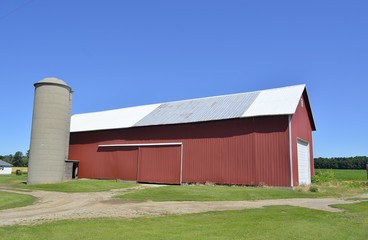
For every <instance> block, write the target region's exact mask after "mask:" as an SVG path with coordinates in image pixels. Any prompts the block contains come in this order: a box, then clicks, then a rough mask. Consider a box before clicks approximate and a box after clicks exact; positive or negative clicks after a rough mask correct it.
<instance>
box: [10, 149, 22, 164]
mask: <svg viewBox="0 0 368 240" xmlns="http://www.w3.org/2000/svg"><path fill="white" fill-rule="evenodd" d="M22 159H23V153H22V152H21V151H18V152H16V153H15V154H14V157H13V161H12V164H13V165H14V166H15V167H22Z"/></svg>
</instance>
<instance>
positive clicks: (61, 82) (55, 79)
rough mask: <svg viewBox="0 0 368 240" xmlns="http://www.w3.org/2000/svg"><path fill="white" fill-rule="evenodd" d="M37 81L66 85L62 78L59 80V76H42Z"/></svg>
mask: <svg viewBox="0 0 368 240" xmlns="http://www.w3.org/2000/svg"><path fill="white" fill-rule="evenodd" d="M38 83H56V84H60V85H65V86H68V85H67V84H66V83H65V82H64V81H63V80H61V79H59V78H54V77H50V78H44V79H42V80H41V81H39V82H38Z"/></svg>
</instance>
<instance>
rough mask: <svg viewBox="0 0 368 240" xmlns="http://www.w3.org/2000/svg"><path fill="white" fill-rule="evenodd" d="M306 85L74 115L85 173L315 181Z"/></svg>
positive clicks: (162, 179) (76, 151)
mask: <svg viewBox="0 0 368 240" xmlns="http://www.w3.org/2000/svg"><path fill="white" fill-rule="evenodd" d="M315 129H316V128H315V124H314V120H313V115H312V111H311V107H310V103H309V100H308V95H307V91H306V87H305V85H296V86H290V87H284V88H277V89H270V90H263V91H256V92H248V93H239V94H232V95H223V96H215V97H207V98H199V99H190V100H184V101H176V102H168V103H162V104H152V105H145V106H137V107H129V108H122V109H116V110H110V111H102V112H94V113H85V114H76V115H73V116H72V121H71V134H70V148H69V159H76V160H79V177H82V178H100V179H121V180H132V181H138V182H150V183H168V184H181V183H193V182H196V183H205V182H210V183H219V184H242V185H270V186H297V185H301V184H310V182H311V176H312V175H313V173H314V168H313V144H312V131H314V130H315Z"/></svg>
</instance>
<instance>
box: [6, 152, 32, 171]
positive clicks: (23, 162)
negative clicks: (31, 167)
mask: <svg viewBox="0 0 368 240" xmlns="http://www.w3.org/2000/svg"><path fill="white" fill-rule="evenodd" d="M0 159H1V160H3V161H5V162H8V163H10V164H12V165H13V166H14V167H28V159H29V150H28V151H27V153H26V155H23V153H22V152H21V151H18V152H16V153H14V155H13V154H9V155H4V156H2V155H0Z"/></svg>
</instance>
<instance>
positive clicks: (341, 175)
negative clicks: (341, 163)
mask: <svg viewBox="0 0 368 240" xmlns="http://www.w3.org/2000/svg"><path fill="white" fill-rule="evenodd" d="M321 170H322V171H328V169H321ZM332 172H333V174H334V176H335V180H337V181H367V171H366V170H353V169H332Z"/></svg>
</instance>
